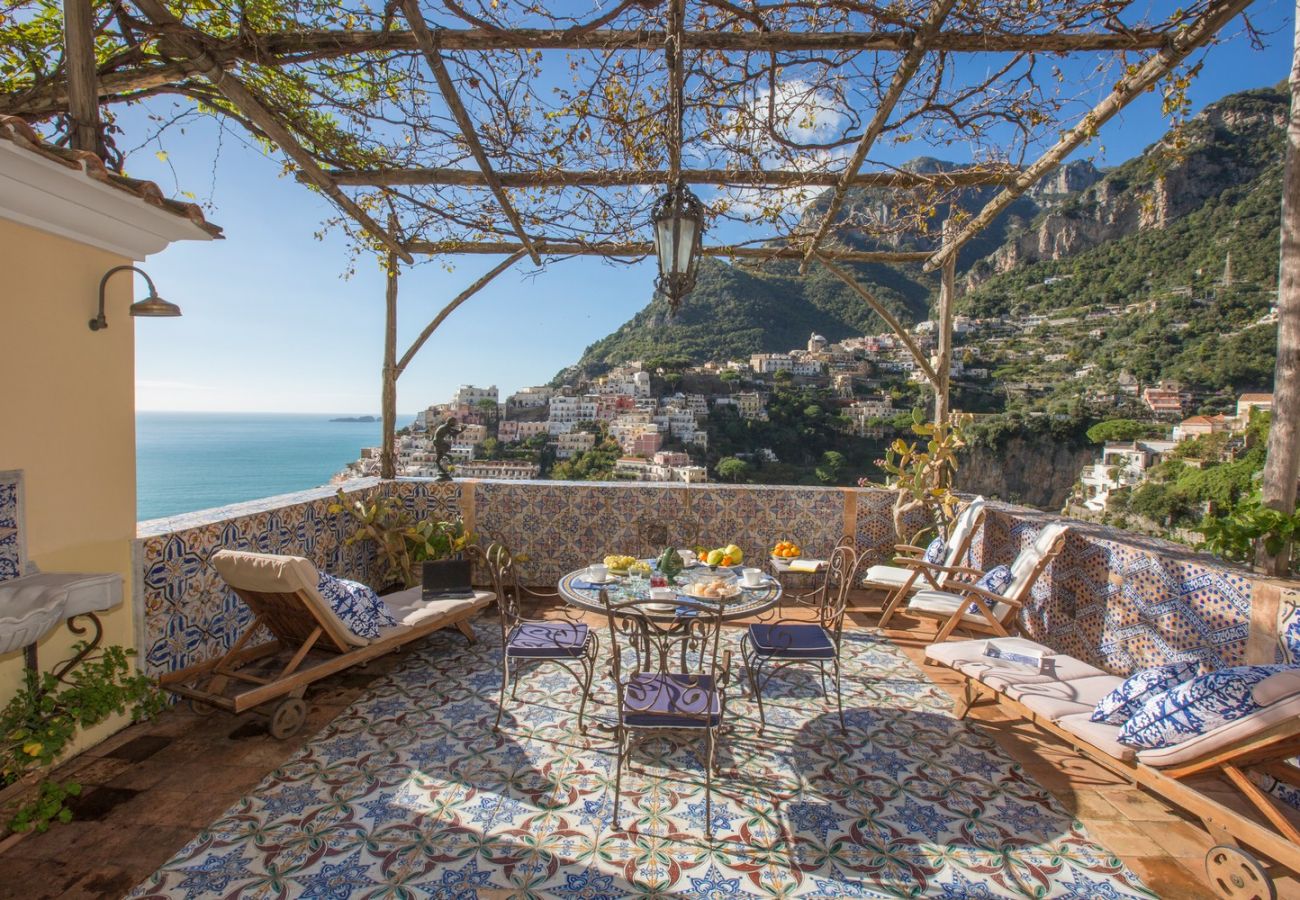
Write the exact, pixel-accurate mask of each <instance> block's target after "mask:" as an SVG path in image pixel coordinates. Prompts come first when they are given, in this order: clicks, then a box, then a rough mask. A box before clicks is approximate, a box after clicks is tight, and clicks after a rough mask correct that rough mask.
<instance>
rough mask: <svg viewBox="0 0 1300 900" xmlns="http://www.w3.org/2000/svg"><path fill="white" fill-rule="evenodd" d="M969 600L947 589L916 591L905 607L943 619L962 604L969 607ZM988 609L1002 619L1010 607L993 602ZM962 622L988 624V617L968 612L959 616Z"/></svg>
mask: <svg viewBox="0 0 1300 900" xmlns="http://www.w3.org/2000/svg"><path fill="white" fill-rule="evenodd" d="M970 605H971V601H970V599H969V598H967V597H962V596H961V595H959V594H950V593H948V592H947V591H917V592H916V593H915V594H913V595H912V599H911V600H909V601H907V608H908V609H909V610H911V611H912V612H922V613H930V614H931V615H935V616H942V617H944V618H945V619H946V618H948V617H950V616H951V615H952V614H953V613H955V612H956V611H957V610H958V609H960V608H961V607H962V606H967V607H969V606H970ZM989 609H990V610H991V611H992V613H993V615H994V616H995V617H997V620H998V621H999V622H1000V621H1002V620H1003V619H1004V618H1005V617H1006V615H1007V613H1008V612H1010V610H1011V608H1010V606H1009V605H1008V604H1006V603H994V604H993V605H992V606H991V607H989ZM961 619H962V621H963V622H975V623H979V624H982V625H987V624H989V620H988V618H986V617H985V615H984V614H983V613H982V612H979V611H976V612H973V613H972V612H968V613H966V614H965V615H963V616H962V617H961Z"/></svg>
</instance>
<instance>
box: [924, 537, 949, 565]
mask: <svg viewBox="0 0 1300 900" xmlns="http://www.w3.org/2000/svg"><path fill="white" fill-rule="evenodd" d="M947 550H948V545H947V544H945V543H944V540H943V538H942V537H937V538H935V539H934V540H932V541H930V544H929V546H928V547H926V548H925V555H924V556H922V557H921V558H922V559H924V560H925V561H926V562H928V563H929V564H930V565H932V566H937V565H939V564H940V563H942V562H943V557H944V554H945V553H946V552H947Z"/></svg>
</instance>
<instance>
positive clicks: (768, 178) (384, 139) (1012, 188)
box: [0, 0, 1300, 503]
mask: <svg viewBox="0 0 1300 900" xmlns="http://www.w3.org/2000/svg"><path fill="white" fill-rule="evenodd" d="M1249 5H1250V0H1197V2H1193V3H1190V4H1188V5H1187V6H1186V7H1184V8H1182V9H1180V10H1177V11H1172V12H1171V13H1170V15H1169V16H1168V18H1166V19H1163V20H1156V21H1146V20H1141V21H1138V20H1134V19H1132V18H1131V13H1132V10H1130V7H1131V6H1137V4H1133V3H1131V0H1084V2H1073V0H1046V2H1043V3H1040V4H1032V5H1031V4H1019V3H1014V4H1013V3H1002V2H987V0H986V2H978V0H968V2H958V0H908V2H904V3H890V4H884V5H878V4H874V3H858V2H836V3H826V4H806V3H800V2H768V3H762V2H737V0H691V2H690V3H689V4H688V3H687V2H686V0H668V2H661V0H621V2H610V3H605V4H595V8H594V9H590V10H588V15H587V16H586V17H581V16H570V15H567V14H564V13H562V12H556V11H554V10H553V9H548V8H547V7H548V6H551V7H553V6H555V4H525V5H520V4H513V3H509V2H497V0H480V2H477V3H473V4H468V3H464V2H455V0H444V2H440V3H433V2H425V3H421V2H420V0H389V2H388V3H387V4H386V5H385V6H384V7H383V8H382V9H379V10H372V9H370V8H369V7H357V8H348V7H346V6H342V5H340V6H337V7H333V6H332V7H331V8H330V10H329V11H327V12H321V11H320V10H316V11H314V12H305V13H304V12H299V11H298V10H297V8H296V7H290V6H285V7H283V8H274V9H273V10H272V11H271V12H267V11H266V10H264V9H256V10H255V9H249V8H246V7H244V6H243V5H242V4H241V5H238V6H231V7H227V6H220V5H218V6H217V7H216V8H215V11H213V10H211V9H205V10H203V11H189V12H186V13H179V12H178V11H177V7H176V6H175V5H169V4H165V3H164V2H162V0H115V2H113V3H112V4H111V6H109V7H103V6H96V7H95V8H94V9H92V6H91V0H66V3H65V4H64V6H65V9H66V18H65V48H66V49H65V53H64V58H63V60H62V61H61V62H56V63H54V64H53V65H52V66H51V67H50V68H49V69H48V70H46V71H37V72H34V73H33V75H32V77H31V78H30V79H28V80H27V81H25V82H23V85H22V88H21V89H20V90H16V91H13V92H10V93H8V94H3V95H0V113H7V114H17V115H24V116H27V117H31V118H36V119H40V118H48V117H51V116H54V115H60V114H65V113H66V114H67V116H68V128H67V131H68V134H69V137H70V140H71V142H72V144H73V146H74V147H77V148H80V149H90V150H97V151H100V152H106V150H107V148H106V147H105V146H104V143H103V131H102V128H101V122H100V119H101V116H100V107H101V106H106V107H111V105H112V104H115V103H119V102H127V101H132V100H138V99H142V98H144V97H149V96H154V95H158V94H167V93H170V94H175V95H179V96H182V97H186V98H189V100H190V101H193V102H194V103H197V104H201V105H202V106H203V107H204V108H205V109H208V110H212V111H215V112H217V113H220V114H222V115H224V116H226V117H227V118H228V119H229V120H232V121H235V122H238V123H240V124H241V125H242V126H243V127H244V128H246V129H247V130H248V131H249V132H250V133H251V134H253V135H254V136H256V137H257V138H258V139H259V140H261V141H263V142H265V143H266V144H268V145H271V146H274V147H275V148H278V149H279V151H280V152H282V153H283V154H284V156H285V157H287V160H288V163H287V166H288V167H289V168H291V169H292V170H293V172H294V174H295V175H296V177H297V178H298V179H299V180H300V181H302V182H304V183H306V184H307V185H309V186H310V187H311V188H312V189H314V190H317V191H319V192H321V193H322V194H324V195H325V196H326V197H328V198H329V199H330V200H331V201H332V202H333V203H334V205H335V206H336V207H337V209H338V212H339V218H338V220H337V221H336V222H335V223H334V224H338V225H341V226H342V227H344V228H345V229H347V230H348V231H349V232H350V233H351V234H352V235H353V236H354V237H355V238H356V239H357V243H358V246H359V247H362V248H369V249H372V250H374V251H375V252H378V253H380V254H383V255H384V256H385V257H386V258H387V273H388V288H387V296H386V315H387V328H386V343H385V351H384V365H383V413H384V447H385V449H384V459H383V474H384V476H385V477H392V476H393V474H394V460H393V438H394V421H395V410H396V388H397V381H398V379H399V377H400V376H401V374H402V372H403V371H404V370H405V369H406V367H407V365H408V364H409V363H410V362H411V360H412V358H413V357H414V356H415V355H416V354H417V353H418V352H419V350H420V349H421V347H422V346H423V345H424V344H425V342H426V341H427V340H428V339H429V337H430V336H431V335H432V334H433V333H434V332H435V330H436V329H437V328H438V326H439V325H440V324H441V322H442V321H444V320H445V319H446V317H447V316H448V315H450V314H451V313H452V312H453V311H454V310H455V309H456V308H457V307H458V306H460V305H461V304H462V303H464V302H465V301H466V300H467V299H469V298H470V297H471V296H473V295H474V294H475V293H476V292H478V291H479V290H481V289H482V288H483V287H484V286H485V285H486V284H488V283H489V282H490V281H491V280H492V279H493V278H495V277H496V276H497V275H499V274H500V273H502V272H503V271H505V270H506V269H508V268H509V267H511V266H512V265H514V264H515V263H516V262H517V261H519V260H521V259H523V258H524V257H527V258H529V259H530V260H531V262H532V264H533V265H535V266H541V265H543V264H544V263H545V262H546V261H547V260H554V259H558V258H563V257H570V256H600V257H607V258H621V259H635V258H639V257H643V256H645V255H647V254H649V253H650V252H652V245H651V243H650V242H649V241H647V240H645V237H644V236H645V234H646V225H647V224H648V222H647V217H646V214H645V213H646V204H647V201H648V199H649V198H651V197H652V196H653V194H655V193H656V192H657V191H658V190H662V189H664V188H665V187H666V186H668V185H671V184H674V183H678V182H681V183H685V184H693V185H703V186H709V187H711V188H713V189H715V190H716V191H717V193H716V194H715V195H714V196H713V197H712V198H710V199H708V200H706V202H707V203H709V204H710V207H711V210H712V212H713V214H714V216H715V217H719V218H726V219H730V220H734V221H737V222H745V223H748V224H751V225H767V226H770V227H771V228H772V230H773V233H771V234H770V235H768V236H766V237H764V238H761V239H758V240H755V241H749V242H746V243H743V244H725V245H720V244H715V245H706V246H704V247H703V249H702V251H701V252H702V253H703V254H704V255H707V256H716V257H723V258H727V259H731V260H746V261H753V262H761V261H765V260H778V259H779V260H795V261H798V263H799V265H800V270H801V271H806V270H807V268H808V266H809V265H810V264H812V263H814V262H816V263H818V264H820V265H822V266H824V267H825V268H826V270H828V271H829V272H831V273H833V274H834V275H835V276H837V277H838V278H839V279H841V280H842V281H843V282H844V283H845V284H846V285H847V286H848V287H849V288H851V289H852V290H853V291H854V292H855V293H856V294H857V295H858V296H860V297H861V299H862V300H863V301H864V302H865V303H867V304H869V305H870V307H871V308H872V309H874V310H875V311H876V312H877V313H879V314H880V315H881V317H882V318H883V319H884V320H885V321H886V322H887V323H888V324H889V326H890V327H891V328H892V329H893V330H894V331H896V332H897V333H898V335H899V336H900V338H902V340H903V341H904V342H905V343H906V345H907V347H908V348H909V350H910V351H911V353H912V354H913V356H914V357H915V360H916V364H917V366H918V368H919V369H920V370H921V371H922V372H923V373H924V374H925V377H926V379H927V380H928V381H929V383H930V384H931V386H932V387H933V389H934V392H935V396H936V402H935V416H936V419H938V420H944V419H946V418H947V416H948V372H949V364H950V358H951V352H952V319H953V304H954V299H955V266H956V260H957V255H958V253H959V252H960V251H961V249H962V247H963V246H965V245H966V244H967V243H968V242H969V241H970V240H971V239H972V238H973V237H974V236H975V235H977V234H978V233H979V232H980V231H981V230H982V229H984V228H985V227H987V226H988V225H989V224H990V223H991V222H992V221H993V220H994V219H995V218H996V217H997V216H998V215H999V214H1000V213H1002V212H1003V211H1004V210H1006V209H1007V207H1008V206H1009V205H1010V204H1011V203H1012V202H1013V201H1014V200H1015V199H1016V198H1018V197H1019V196H1021V195H1022V194H1023V193H1024V192H1025V191H1027V190H1028V189H1029V188H1031V187H1032V186H1033V185H1034V184H1036V183H1037V182H1038V181H1039V180H1040V179H1041V178H1042V177H1043V176H1044V175H1046V174H1048V173H1049V172H1050V171H1052V170H1053V169H1054V168H1055V167H1056V166H1057V165H1058V164H1060V163H1061V162H1062V161H1063V160H1065V159H1066V157H1068V156H1069V155H1070V154H1071V153H1072V152H1074V151H1075V150H1077V149H1078V148H1080V147H1081V146H1083V145H1084V144H1085V143H1086V142H1087V141H1088V140H1089V139H1090V138H1092V137H1093V136H1094V135H1096V133H1097V131H1098V129H1099V128H1100V127H1101V126H1102V125H1104V124H1105V123H1106V122H1107V121H1109V120H1110V119H1111V118H1112V117H1114V116H1115V115H1116V114H1117V113H1119V112H1120V111H1121V110H1122V109H1124V107H1125V106H1126V105H1127V104H1129V103H1130V102H1131V101H1132V100H1133V99H1134V98H1136V97H1138V96H1140V95H1141V94H1143V93H1145V92H1148V91H1150V90H1152V89H1153V88H1156V87H1157V86H1158V85H1159V84H1161V83H1162V82H1163V83H1164V86H1165V94H1166V107H1167V108H1168V109H1172V110H1174V111H1175V112H1176V111H1177V110H1178V109H1179V108H1180V104H1181V103H1183V102H1184V96H1183V91H1184V90H1185V88H1186V83H1187V81H1188V80H1189V79H1190V77H1191V74H1193V73H1194V71H1195V67H1193V68H1192V71H1191V72H1188V73H1179V72H1178V71H1177V70H1178V69H1179V67H1180V66H1181V65H1183V64H1184V63H1185V62H1187V61H1188V58H1189V57H1190V56H1191V55H1192V54H1193V53H1195V52H1196V51H1197V50H1198V49H1200V48H1204V47H1206V46H1207V45H1208V44H1210V43H1211V42H1212V41H1213V40H1214V38H1215V36H1216V35H1217V34H1219V33H1220V32H1221V30H1222V29H1223V28H1224V27H1225V26H1226V25H1228V23H1229V22H1231V21H1232V20H1233V19H1234V18H1235V17H1236V16H1238V14H1240V13H1242V12H1243V11H1244V10H1245V9H1246V8H1247V7H1248V6H1249ZM1031 7H1032V8H1031ZM556 54H562V55H563V61H564V62H567V66H565V65H560V66H555V65H551V68H550V69H546V68H545V67H544V63H543V60H544V59H552V60H553V58H554V56H555V55H556ZM1079 54H1085V55H1092V57H1096V56H1098V55H1109V56H1112V57H1114V58H1115V59H1116V60H1119V61H1121V62H1122V63H1123V65H1122V68H1121V69H1120V70H1119V73H1118V76H1117V77H1114V78H1113V80H1110V79H1111V78H1112V77H1113V76H1112V75H1111V74H1109V70H1107V69H1105V68H1099V69H1098V72H1099V73H1100V74H1099V75H1098V76H1097V77H1098V79H1104V82H1103V85H1102V87H1103V89H1104V87H1106V86H1108V87H1109V90H1106V91H1105V92H1104V95H1103V96H1102V98H1101V99H1100V100H1099V101H1097V102H1095V103H1094V104H1092V105H1091V107H1090V108H1086V109H1085V110H1084V111H1083V113H1082V114H1081V115H1078V114H1077V110H1073V109H1072V108H1071V107H1072V104H1073V105H1076V106H1079V107H1080V108H1082V107H1085V106H1086V104H1082V103H1078V102H1077V101H1072V100H1071V99H1070V98H1063V96H1062V94H1061V90H1062V88H1061V87H1060V85H1061V84H1062V83H1063V82H1064V81H1066V79H1064V78H1062V77H1060V75H1059V73H1053V72H1049V73H1047V74H1043V73H1042V69H1043V68H1045V67H1050V62H1051V60H1054V59H1058V58H1062V57H1065V56H1077V55H1079ZM969 60H976V61H978V62H979V63H980V64H982V65H984V66H985V68H984V69H983V70H979V69H978V68H977V66H976V65H975V64H974V63H971V62H968V61H969ZM557 70H558V74H557ZM543 86H545V87H549V88H550V94H549V95H546V92H545V90H544V87H543ZM1067 110H1069V111H1070V113H1071V115H1070V116H1069V117H1068V118H1067V117H1066V112H1067ZM827 122H830V124H829V125H827ZM912 135H917V136H920V137H922V138H924V139H927V140H928V141H929V142H931V143H934V142H936V141H937V142H940V143H942V142H944V141H947V142H954V141H957V140H961V141H964V142H966V143H969V144H973V145H975V147H976V149H977V150H978V152H979V156H978V158H979V159H980V161H979V162H978V163H976V164H972V165H969V166H965V167H962V168H958V169H955V170H947V171H910V170H903V169H898V168H895V167H889V166H884V165H881V164H879V163H875V164H873V163H871V159H872V154H873V151H875V150H878V149H880V148H881V147H882V146H884V145H885V144H886V143H888V142H895V143H897V142H899V141H902V140H906V139H907V137H909V136H912ZM1053 137H1055V140H1054V141H1053V140H1051V138H1053ZM1042 146H1046V147H1047V149H1046V150H1045V151H1043V152H1041V154H1039V155H1037V156H1036V157H1033V155H1032V154H1031V152H1030V150H1031V148H1036V147H1042ZM977 187H978V188H989V187H993V188H996V189H997V190H996V192H994V193H993V194H992V196H991V197H990V198H989V199H987V202H985V203H984V205H983V207H982V208H981V209H979V211H978V212H976V213H975V214H974V215H966V214H964V213H961V212H959V211H956V207H952V208H951V209H952V210H954V212H953V214H952V215H951V217H950V218H947V220H946V221H942V222H938V221H935V219H936V210H937V209H939V207H940V205H941V204H942V203H943V202H945V201H946V200H947V199H949V198H951V197H953V196H955V195H956V194H957V193H958V192H960V191H963V190H966V189H970V188H977ZM855 188H876V189H884V190H888V191H890V192H892V195H893V196H894V197H895V198H897V203H896V204H894V205H893V206H892V207H891V211H892V219H882V218H879V217H875V218H873V214H872V212H871V211H870V210H863V209H860V208H854V207H853V206H852V205H851V204H848V203H847V201H848V200H849V199H850V193H849V192H850V190H851V189H855ZM647 189H648V190H647ZM814 191H817V192H820V191H825V192H826V193H825V195H824V196H823V197H822V198H821V199H820V200H819V202H818V204H817V209H816V213H817V214H816V215H805V214H804V213H803V212H802V203H803V202H804V201H806V200H807V199H808V198H809V197H811V196H812V194H813V192H814ZM847 232H854V233H858V234H869V235H873V236H875V237H876V238H878V239H879V240H878V247H879V248H878V249H855V248H853V247H851V246H846V245H845V244H844V243H843V241H842V240H841V237H842V235H843V234H844V233H847ZM904 233H910V234H917V233H920V234H922V235H925V236H927V237H928V238H929V239H930V245H929V246H924V247H922V248H921V249H915V248H914V247H915V244H914V245H913V248H911V249H909V248H908V247H901V248H898V249H892V248H891V247H892V246H893V245H891V243H890V239H891V238H896V237H897V236H898V235H900V234H904ZM459 254H484V255H490V256H496V257H500V258H501V259H500V261H499V262H498V263H497V264H496V265H494V266H493V267H492V268H491V269H490V270H489V271H488V272H487V273H485V274H484V275H483V276H482V277H480V278H478V279H477V280H476V281H474V282H473V283H472V284H471V285H470V286H469V287H467V288H466V289H465V290H464V291H462V292H461V293H460V294H459V295H458V296H456V297H454V298H453V299H451V300H450V302H448V303H447V304H446V305H445V306H444V307H443V308H442V309H441V311H440V312H439V313H438V314H437V315H436V316H435V317H434V318H433V319H432V320H431V321H430V322H429V324H428V325H427V326H426V327H425V328H424V329H423V330H422V331H421V333H420V334H419V335H418V336H417V337H416V338H415V340H414V341H413V342H412V343H411V344H410V346H409V348H408V349H407V350H406V351H405V352H404V353H402V354H401V355H400V356H399V354H398V344H397V329H396V309H397V284H398V275H399V271H400V267H401V264H412V263H414V262H415V260H416V257H419V256H446V255H459ZM864 262H911V263H919V264H921V265H922V266H923V268H924V269H925V270H926V271H937V272H939V273H940V279H939V281H940V289H939V299H938V315H937V319H938V329H937V334H938V342H937V347H938V350H937V353H936V355H935V357H934V358H933V360H932V359H931V358H930V357H928V356H927V355H926V354H925V353H924V352H923V351H922V349H921V348H920V347H919V346H917V344H916V343H915V342H914V341H913V340H912V338H911V337H910V336H909V334H908V332H907V330H906V329H905V328H904V327H903V326H902V324H901V323H900V322H899V321H898V320H897V319H896V318H895V317H894V316H893V315H892V314H891V313H890V312H889V310H888V309H887V308H886V307H885V305H884V304H883V303H881V302H880V301H879V300H878V299H877V298H876V297H875V296H873V294H872V293H871V291H870V290H868V289H867V288H866V287H865V286H864V285H863V284H861V283H860V282H859V281H858V280H857V279H856V278H855V277H854V275H853V273H852V272H851V271H850V270H849V269H847V268H846V266H847V265H850V264H854V263H864ZM1283 320H1284V325H1283V331H1284V333H1285V331H1286V329H1287V328H1288V327H1289V326H1288V325H1287V322H1288V321H1289V320H1288V317H1287V309H1286V306H1285V299H1284V300H1283ZM1282 355H1283V354H1279V356H1280V358H1281V357H1282ZM1279 374H1281V369H1279ZM1282 380H1283V379H1282V378H1280V377H1279V386H1278V392H1279V397H1278V400H1279V403H1280V404H1281V403H1282V402H1284V400H1283V398H1284V396H1287V391H1289V390H1290V389H1289V388H1287V387H1284V386H1283V384H1282ZM1290 441H1291V447H1292V449H1291V450H1290V457H1294V458H1300V457H1298V456H1297V453H1296V449H1297V447H1298V446H1300V445H1297V439H1296V437H1295V436H1293V437H1292V438H1291V439H1290ZM1291 472H1292V475H1291V478H1290V483H1291V486H1292V490H1291V496H1292V499H1291V501H1290V502H1292V503H1293V502H1294V501H1293V497H1294V482H1295V477H1294V472H1295V464H1294V463H1292V464H1291Z"/></svg>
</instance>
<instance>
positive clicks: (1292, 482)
mask: <svg viewBox="0 0 1300 900" xmlns="http://www.w3.org/2000/svg"><path fill="white" fill-rule="evenodd" d="M1296 13H1297V18H1296V23H1295V24H1296V31H1295V44H1294V49H1293V50H1292V55H1291V75H1290V79H1289V84H1290V87H1291V118H1290V121H1289V122H1288V124H1287V130H1286V168H1285V170H1284V172H1283V175H1282V239H1281V245H1282V248H1281V258H1280V260H1279V263H1278V279H1277V363H1276V367H1275V368H1274V371H1273V425H1272V428H1271V429H1270V430H1269V433H1268V456H1267V457H1266V458H1265V460H1264V475H1263V483H1262V485H1261V498H1262V500H1263V502H1264V505H1265V506H1269V507H1272V508H1273V509H1276V510H1278V511H1280V512H1283V513H1286V514H1287V515H1291V514H1292V513H1294V512H1295V501H1296V479H1297V477H1300V420H1298V418H1300V0H1297V3H1296ZM1291 549H1292V548H1291V546H1290V545H1287V546H1286V547H1283V548H1282V551H1281V552H1280V553H1279V554H1277V555H1276V556H1273V555H1270V554H1269V553H1268V551H1267V550H1265V549H1264V546H1263V543H1262V542H1261V543H1260V544H1259V545H1258V546H1257V547H1256V551H1255V563H1256V566H1257V567H1258V568H1260V569H1262V570H1264V571H1265V572H1268V573H1269V574H1272V575H1286V574H1288V569H1289V568H1290V562H1291Z"/></svg>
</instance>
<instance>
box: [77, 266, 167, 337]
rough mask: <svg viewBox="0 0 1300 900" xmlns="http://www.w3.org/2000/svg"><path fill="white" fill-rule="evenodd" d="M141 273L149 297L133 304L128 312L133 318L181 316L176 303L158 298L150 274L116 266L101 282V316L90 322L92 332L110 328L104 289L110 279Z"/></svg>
mask: <svg viewBox="0 0 1300 900" xmlns="http://www.w3.org/2000/svg"><path fill="white" fill-rule="evenodd" d="M126 271H131V272H139V273H140V274H141V275H143V276H144V280H145V283H146V284H148V285H149V296H148V297H145V298H144V299H143V300H137V301H136V302H135V303H132V304H131V306H130V309H128V310H127V311H128V312H130V313H131V315H133V316H149V317H155V316H179V315H180V314H181V308H180V307H179V306H177V305H176V304H175V303H168V302H167V301H166V300H164V299H163V298H162V297H159V296H158V291H157V289H156V288H155V287H154V286H153V279H152V278H150V277H149V273H148V272H146V271H144V270H143V269H137V268H136V267H135V266H114V267H113V268H111V269H109V270H108V271H107V272H105V273H104V277H103V278H101V279H100V281H99V315H97V316H96V317H95V318H93V319H91V320H90V330H91V331H99V330H100V329H101V328H107V327H108V319H106V318H105V317H104V287H105V285H107V284H108V279H110V278H112V277H113V275H114V274H115V273H117V272H126Z"/></svg>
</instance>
